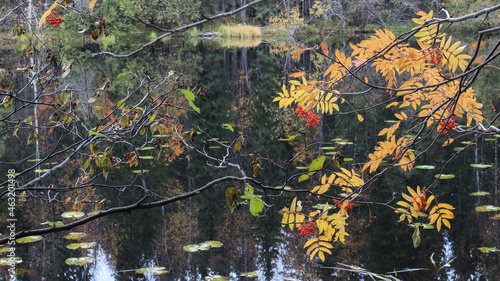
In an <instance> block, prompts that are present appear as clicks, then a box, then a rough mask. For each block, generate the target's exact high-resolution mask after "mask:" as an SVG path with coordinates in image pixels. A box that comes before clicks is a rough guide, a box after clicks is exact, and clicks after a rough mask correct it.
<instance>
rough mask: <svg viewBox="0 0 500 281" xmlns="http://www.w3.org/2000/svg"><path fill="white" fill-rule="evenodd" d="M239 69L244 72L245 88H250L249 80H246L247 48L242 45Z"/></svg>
mask: <svg viewBox="0 0 500 281" xmlns="http://www.w3.org/2000/svg"><path fill="white" fill-rule="evenodd" d="M241 69H242V70H243V73H244V74H245V86H246V87H247V90H250V82H249V81H248V56H247V48H246V47H243V49H242V50H241Z"/></svg>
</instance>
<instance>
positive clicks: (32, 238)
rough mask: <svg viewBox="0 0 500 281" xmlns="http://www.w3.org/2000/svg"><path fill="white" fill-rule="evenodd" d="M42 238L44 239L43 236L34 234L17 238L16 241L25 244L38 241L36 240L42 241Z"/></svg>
mask: <svg viewBox="0 0 500 281" xmlns="http://www.w3.org/2000/svg"><path fill="white" fill-rule="evenodd" d="M40 240H42V236H40V235H34V236H27V237H23V238H19V239H16V243H19V244H25V243H32V242H36V241H40Z"/></svg>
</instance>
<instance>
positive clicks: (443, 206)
mask: <svg viewBox="0 0 500 281" xmlns="http://www.w3.org/2000/svg"><path fill="white" fill-rule="evenodd" d="M438 206H439V208H446V209H449V210H455V208H454V207H453V206H452V205H450V204H446V203H439V205H438Z"/></svg>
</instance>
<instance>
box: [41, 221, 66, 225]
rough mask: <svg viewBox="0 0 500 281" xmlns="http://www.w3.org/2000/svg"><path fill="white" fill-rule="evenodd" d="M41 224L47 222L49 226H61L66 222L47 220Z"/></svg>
mask: <svg viewBox="0 0 500 281" xmlns="http://www.w3.org/2000/svg"><path fill="white" fill-rule="evenodd" d="M41 224H42V225H43V224H47V225H48V226H61V225H64V223H63V222H62V221H46V222H42V223H41Z"/></svg>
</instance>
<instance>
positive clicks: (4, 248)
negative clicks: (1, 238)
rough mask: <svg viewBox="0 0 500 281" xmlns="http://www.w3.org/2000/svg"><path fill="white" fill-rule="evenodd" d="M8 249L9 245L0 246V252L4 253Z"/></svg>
mask: <svg viewBox="0 0 500 281" xmlns="http://www.w3.org/2000/svg"><path fill="white" fill-rule="evenodd" d="M9 249H10V247H9V246H5V247H2V248H0V253H5V252H7V251H8V250H9Z"/></svg>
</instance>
